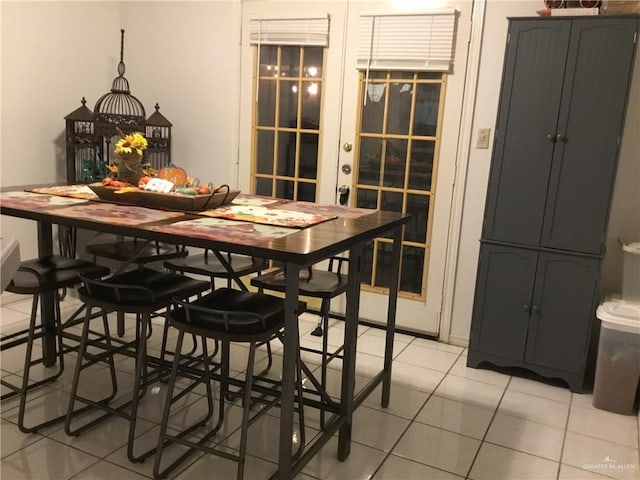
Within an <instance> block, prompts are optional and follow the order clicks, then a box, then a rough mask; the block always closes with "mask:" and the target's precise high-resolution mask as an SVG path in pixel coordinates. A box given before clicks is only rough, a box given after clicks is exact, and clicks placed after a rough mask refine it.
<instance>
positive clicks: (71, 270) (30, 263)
mask: <svg viewBox="0 0 640 480" xmlns="http://www.w3.org/2000/svg"><path fill="white" fill-rule="evenodd" d="M109 273H110V270H109V269H108V268H107V267H102V266H99V265H96V264H95V263H92V262H87V261H85V260H79V259H75V258H68V257H63V256H61V255H49V256H46V257H41V258H33V259H30V260H25V261H23V262H21V263H20V268H19V269H18V271H17V272H16V274H15V275H14V277H13V279H12V280H11V282H10V283H9V285H8V286H7V289H6V290H7V291H8V292H13V293H20V294H25V295H32V294H35V293H42V292H44V291H48V290H55V289H58V288H64V287H71V286H73V285H75V284H76V283H79V282H80V280H79V277H78V276H79V275H83V276H85V277H89V278H100V277H104V276H106V275H109Z"/></svg>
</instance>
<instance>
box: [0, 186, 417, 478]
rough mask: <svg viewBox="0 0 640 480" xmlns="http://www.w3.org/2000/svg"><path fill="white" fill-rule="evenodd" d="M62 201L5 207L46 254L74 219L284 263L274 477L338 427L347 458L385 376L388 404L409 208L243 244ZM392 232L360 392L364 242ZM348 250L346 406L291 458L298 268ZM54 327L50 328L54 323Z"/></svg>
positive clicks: (50, 354)
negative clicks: (99, 214) (383, 306)
mask: <svg viewBox="0 0 640 480" xmlns="http://www.w3.org/2000/svg"><path fill="white" fill-rule="evenodd" d="M22 189H23V188H22V187H10V188H3V191H16V190H22ZM55 210H56V209H55V208H52V209H47V210H39V211H35V210H27V209H25V210H23V209H19V208H14V207H8V206H3V205H1V202H0V213H1V214H2V215H8V216H13V217H19V218H25V219H31V220H34V221H36V222H37V224H38V254H39V255H40V256H44V255H51V254H53V229H52V226H53V225H54V224H57V225H64V226H68V227H75V228H82V229H87V230H93V231H98V232H103V233H113V234H116V235H126V236H135V237H140V238H146V239H150V240H160V241H165V242H170V243H175V244H183V245H186V246H191V247H200V248H209V249H212V250H214V251H225V252H231V253H240V254H247V255H253V256H255V257H265V258H270V259H273V260H278V261H281V262H284V263H285V273H286V293H285V331H286V332H288V333H289V335H285V336H284V349H283V366H282V399H281V412H280V440H279V453H278V470H277V471H276V472H275V473H274V474H273V476H272V477H271V478H281V479H289V478H293V477H294V476H295V475H296V474H298V473H299V472H300V471H301V470H302V468H303V467H304V465H305V464H306V463H307V462H308V461H309V460H310V459H311V458H312V457H313V455H315V454H316V453H317V452H318V451H319V450H320V449H321V448H322V447H323V445H324V444H326V442H327V441H328V440H329V439H330V438H331V436H332V435H334V434H335V432H336V431H339V436H338V458H339V459H340V460H346V459H347V457H348V456H349V453H350V451H351V431H352V422H353V412H354V410H355V409H356V408H357V407H358V406H359V405H360V404H361V403H362V402H363V401H364V399H365V398H366V397H367V396H368V395H370V394H371V392H373V390H374V389H375V388H376V387H377V386H378V385H379V384H380V383H382V399H381V404H382V406H383V407H387V406H388V405H389V401H390V390H391V367H392V359H393V338H394V332H395V317H396V305H397V295H398V272H399V266H400V253H401V246H402V232H403V226H404V225H405V224H406V223H407V222H408V221H409V218H410V216H409V215H407V214H401V213H395V212H380V211H375V212H373V213H371V214H370V215H365V216H363V217H359V218H355V219H346V218H338V219H336V220H332V221H329V222H324V223H321V224H318V225H314V226H312V227H309V228H306V229H304V230H300V231H299V232H296V233H294V234H291V235H288V236H286V237H281V238H279V239H275V240H271V241H267V242H264V241H263V242H262V243H258V244H255V245H242V244H235V243H230V242H223V241H217V240H211V239H205V238H196V237H187V236H183V235H176V234H169V233H164V232H157V231H151V230H147V229H145V228H144V226H139V227H132V226H123V225H116V224H111V223H101V222H97V221H94V220H91V219H89V218H71V217H63V216H59V215H55ZM194 218H199V217H198V216H197V215H192V214H184V215H183V216H182V217H178V218H174V219H171V220H167V221H165V222H161V223H167V224H168V223H173V222H176V221H181V220H188V219H194ZM389 234H391V236H392V238H393V250H392V259H391V260H392V263H391V267H390V268H391V271H394V272H396V275H395V277H394V279H393V280H394V281H393V284H392V286H391V288H390V291H389V301H388V311H387V326H386V339H385V355H384V367H383V370H382V371H380V372H379V373H378V374H377V375H376V376H375V377H374V378H373V379H372V380H371V381H370V382H369V383H368V384H367V385H366V386H365V387H364V388H363V390H362V391H361V392H360V393H359V394H358V395H357V396H356V395H354V393H355V365H356V346H357V328H358V318H359V317H358V313H359V305H360V282H361V272H362V261H363V252H364V245H365V243H366V242H367V241H369V240H372V239H373V238H376V237H380V236H383V235H384V236H388V235H389ZM347 250H348V251H349V259H350V262H349V272H348V287H347V293H346V296H347V304H346V313H345V334H344V345H345V347H344V352H343V368H342V384H341V396H340V409H339V414H338V415H337V416H334V417H332V418H331V420H330V421H329V422H328V423H327V424H326V425H325V428H324V430H323V432H322V434H321V435H319V436H318V437H319V438H317V439H316V440H315V441H314V443H313V444H311V445H310V446H308V447H307V448H305V450H304V452H303V454H302V455H301V456H300V457H298V458H297V459H293V458H292V453H293V451H292V448H293V447H292V443H291V438H292V434H293V426H294V425H293V420H294V401H295V361H296V354H297V352H296V351H295V349H296V343H297V341H296V337H299V330H298V315H299V314H300V313H301V312H299V311H298V292H299V275H298V274H299V272H300V270H301V269H304V268H306V267H308V266H310V265H312V264H314V263H317V262H319V261H321V260H324V259H326V258H328V257H330V256H332V255H335V254H338V253H341V252H344V251H347ZM41 308H42V313H41V321H42V324H43V326H44V327H45V332H47V331H49V332H50V333H51V330H50V329H51V328H52V326H53V324H54V322H53V319H54V294H53V293H51V294H46V295H45V296H44V298H43V299H42V304H41ZM47 329H49V330H47ZM55 348H56V345H55V335H45V337H43V355H44V358H45V365H47V366H50V365H53V364H54V363H55V356H54V354H55Z"/></svg>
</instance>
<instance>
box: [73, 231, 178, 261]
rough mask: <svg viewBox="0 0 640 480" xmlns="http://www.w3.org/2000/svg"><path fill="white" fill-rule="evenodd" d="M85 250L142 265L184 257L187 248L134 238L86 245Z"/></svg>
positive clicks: (91, 253)
mask: <svg viewBox="0 0 640 480" xmlns="http://www.w3.org/2000/svg"><path fill="white" fill-rule="evenodd" d="M85 252H87V253H88V254H90V255H93V257H94V261H95V259H96V257H102V258H108V259H109V260H114V261H116V262H121V263H133V264H135V265H137V266H138V267H142V266H143V265H146V264H148V263H151V262H162V261H165V260H171V259H175V258H184V257H186V256H187V255H188V252H187V250H186V249H185V248H184V247H182V246H178V245H170V244H166V243H161V242H155V241H148V240H142V239H138V238H134V239H133V240H126V241H123V242H111V243H100V244H94V245H87V246H86V247H85Z"/></svg>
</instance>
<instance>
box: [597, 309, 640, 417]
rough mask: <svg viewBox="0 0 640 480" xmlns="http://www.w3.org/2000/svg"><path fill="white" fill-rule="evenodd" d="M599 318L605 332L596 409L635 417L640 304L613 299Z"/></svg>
mask: <svg viewBox="0 0 640 480" xmlns="http://www.w3.org/2000/svg"><path fill="white" fill-rule="evenodd" d="M596 316H597V317H598V318H599V319H600V320H601V329H600V342H599V344H598V360H597V365H596V378H595V383H594V387H593V406H594V407H596V408H600V409H602V410H607V411H609V412H614V413H620V414H622V415H631V414H633V413H634V405H635V400H636V395H637V394H638V384H639V383H640V303H636V302H626V301H623V300H621V299H609V300H608V301H605V302H604V303H602V304H601V305H600V306H599V307H598V309H597V311H596Z"/></svg>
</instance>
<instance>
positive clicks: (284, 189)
mask: <svg viewBox="0 0 640 480" xmlns="http://www.w3.org/2000/svg"><path fill="white" fill-rule="evenodd" d="M294 185H295V184H294V182H291V181H289V180H276V197H278V198H287V199H289V200H293V187H294Z"/></svg>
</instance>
